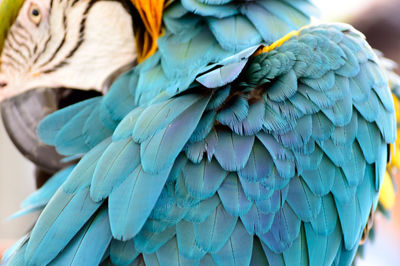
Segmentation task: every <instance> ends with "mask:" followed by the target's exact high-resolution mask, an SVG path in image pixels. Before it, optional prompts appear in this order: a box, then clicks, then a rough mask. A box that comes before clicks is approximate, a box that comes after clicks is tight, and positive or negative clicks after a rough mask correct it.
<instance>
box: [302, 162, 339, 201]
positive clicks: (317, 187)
mask: <svg viewBox="0 0 400 266" xmlns="http://www.w3.org/2000/svg"><path fill="white" fill-rule="evenodd" d="M335 169H336V166H335V165H334V164H333V163H332V162H331V160H329V159H328V158H327V157H326V156H324V157H323V158H322V160H321V163H320V164H319V166H318V168H317V169H315V170H305V171H303V173H302V174H301V176H302V179H303V180H304V181H305V182H306V184H307V185H308V187H309V188H310V189H311V191H312V193H314V194H316V195H318V196H324V195H326V194H327V193H328V192H329V191H330V190H331V188H332V186H333V183H334V182H335Z"/></svg>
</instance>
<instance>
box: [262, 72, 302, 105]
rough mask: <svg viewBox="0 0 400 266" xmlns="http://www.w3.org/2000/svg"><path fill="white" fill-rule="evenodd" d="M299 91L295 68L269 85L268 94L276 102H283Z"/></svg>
mask: <svg viewBox="0 0 400 266" xmlns="http://www.w3.org/2000/svg"><path fill="white" fill-rule="evenodd" d="M296 92H297V76H296V73H295V72H294V70H290V71H289V72H288V73H287V74H284V75H282V76H280V77H279V78H278V79H276V80H275V81H274V83H273V84H272V85H271V87H269V89H268V91H267V92H266V95H267V97H268V98H269V99H271V100H272V101H275V102H281V101H283V100H285V99H288V98H290V97H292V96H293V95H294V94H295V93H296Z"/></svg>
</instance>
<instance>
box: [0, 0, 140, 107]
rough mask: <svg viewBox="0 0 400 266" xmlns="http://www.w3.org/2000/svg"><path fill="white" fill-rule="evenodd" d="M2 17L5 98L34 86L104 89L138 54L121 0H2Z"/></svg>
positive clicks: (1, 91)
mask: <svg viewBox="0 0 400 266" xmlns="http://www.w3.org/2000/svg"><path fill="white" fill-rule="evenodd" d="M0 21H1V24H0V60H1V61H0V101H3V100H4V99H7V98H10V97H13V96H16V95H19V94H22V93H23V92H26V91H28V90H32V89H35V88H58V87H64V88H77V89H80V90H97V91H101V90H102V86H103V84H104V82H105V80H106V79H107V78H108V77H109V76H110V75H111V74H112V73H114V72H115V71H116V70H118V69H120V68H121V67H122V66H125V65H127V64H129V63H131V62H133V61H134V60H135V59H136V57H137V53H136V48H135V47H136V45H135V37H134V32H133V17H132V14H131V13H130V12H129V9H127V8H126V6H125V5H124V3H123V2H122V1H101V0H2V1H1V2H0Z"/></svg>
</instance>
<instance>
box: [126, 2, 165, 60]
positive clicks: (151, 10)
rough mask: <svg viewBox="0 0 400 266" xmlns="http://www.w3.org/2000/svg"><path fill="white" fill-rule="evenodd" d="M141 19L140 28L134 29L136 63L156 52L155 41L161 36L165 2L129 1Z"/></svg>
mask: <svg viewBox="0 0 400 266" xmlns="http://www.w3.org/2000/svg"><path fill="white" fill-rule="evenodd" d="M131 2H132V4H133V5H134V6H135V8H136V10H137V11H138V13H139V15H140V18H141V24H142V25H141V27H135V38H136V45H137V49H138V62H142V61H144V60H145V59H147V58H148V57H150V56H151V55H153V54H154V53H155V52H156V50H157V39H158V37H160V36H161V35H162V15H163V11H164V5H165V0H150V1H149V0H131Z"/></svg>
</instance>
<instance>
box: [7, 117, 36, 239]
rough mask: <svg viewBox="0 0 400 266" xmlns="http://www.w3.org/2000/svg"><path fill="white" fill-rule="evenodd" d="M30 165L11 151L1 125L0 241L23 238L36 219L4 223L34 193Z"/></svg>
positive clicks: (12, 146)
mask: <svg viewBox="0 0 400 266" xmlns="http://www.w3.org/2000/svg"><path fill="white" fill-rule="evenodd" d="M33 169H34V168H33V165H32V164H31V163H30V162H28V161H27V160H26V159H25V158H24V157H23V156H22V155H21V154H20V153H19V152H18V151H17V149H16V148H15V147H14V145H13V144H12V142H11V140H10V139H9V137H8V135H7V133H6V132H5V130H4V126H3V123H2V122H1V123H0V210H1V211H0V239H14V238H19V237H21V236H23V235H24V234H25V233H26V232H27V231H28V229H29V228H30V227H31V226H32V224H33V221H34V218H35V215H28V216H27V217H21V218H17V219H14V220H7V217H9V216H10V215H11V214H13V213H15V212H16V211H18V210H19V206H20V203H21V202H22V200H23V199H24V198H25V197H26V196H28V195H29V194H30V193H32V192H33V191H34V187H35V184H34V178H33Z"/></svg>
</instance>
